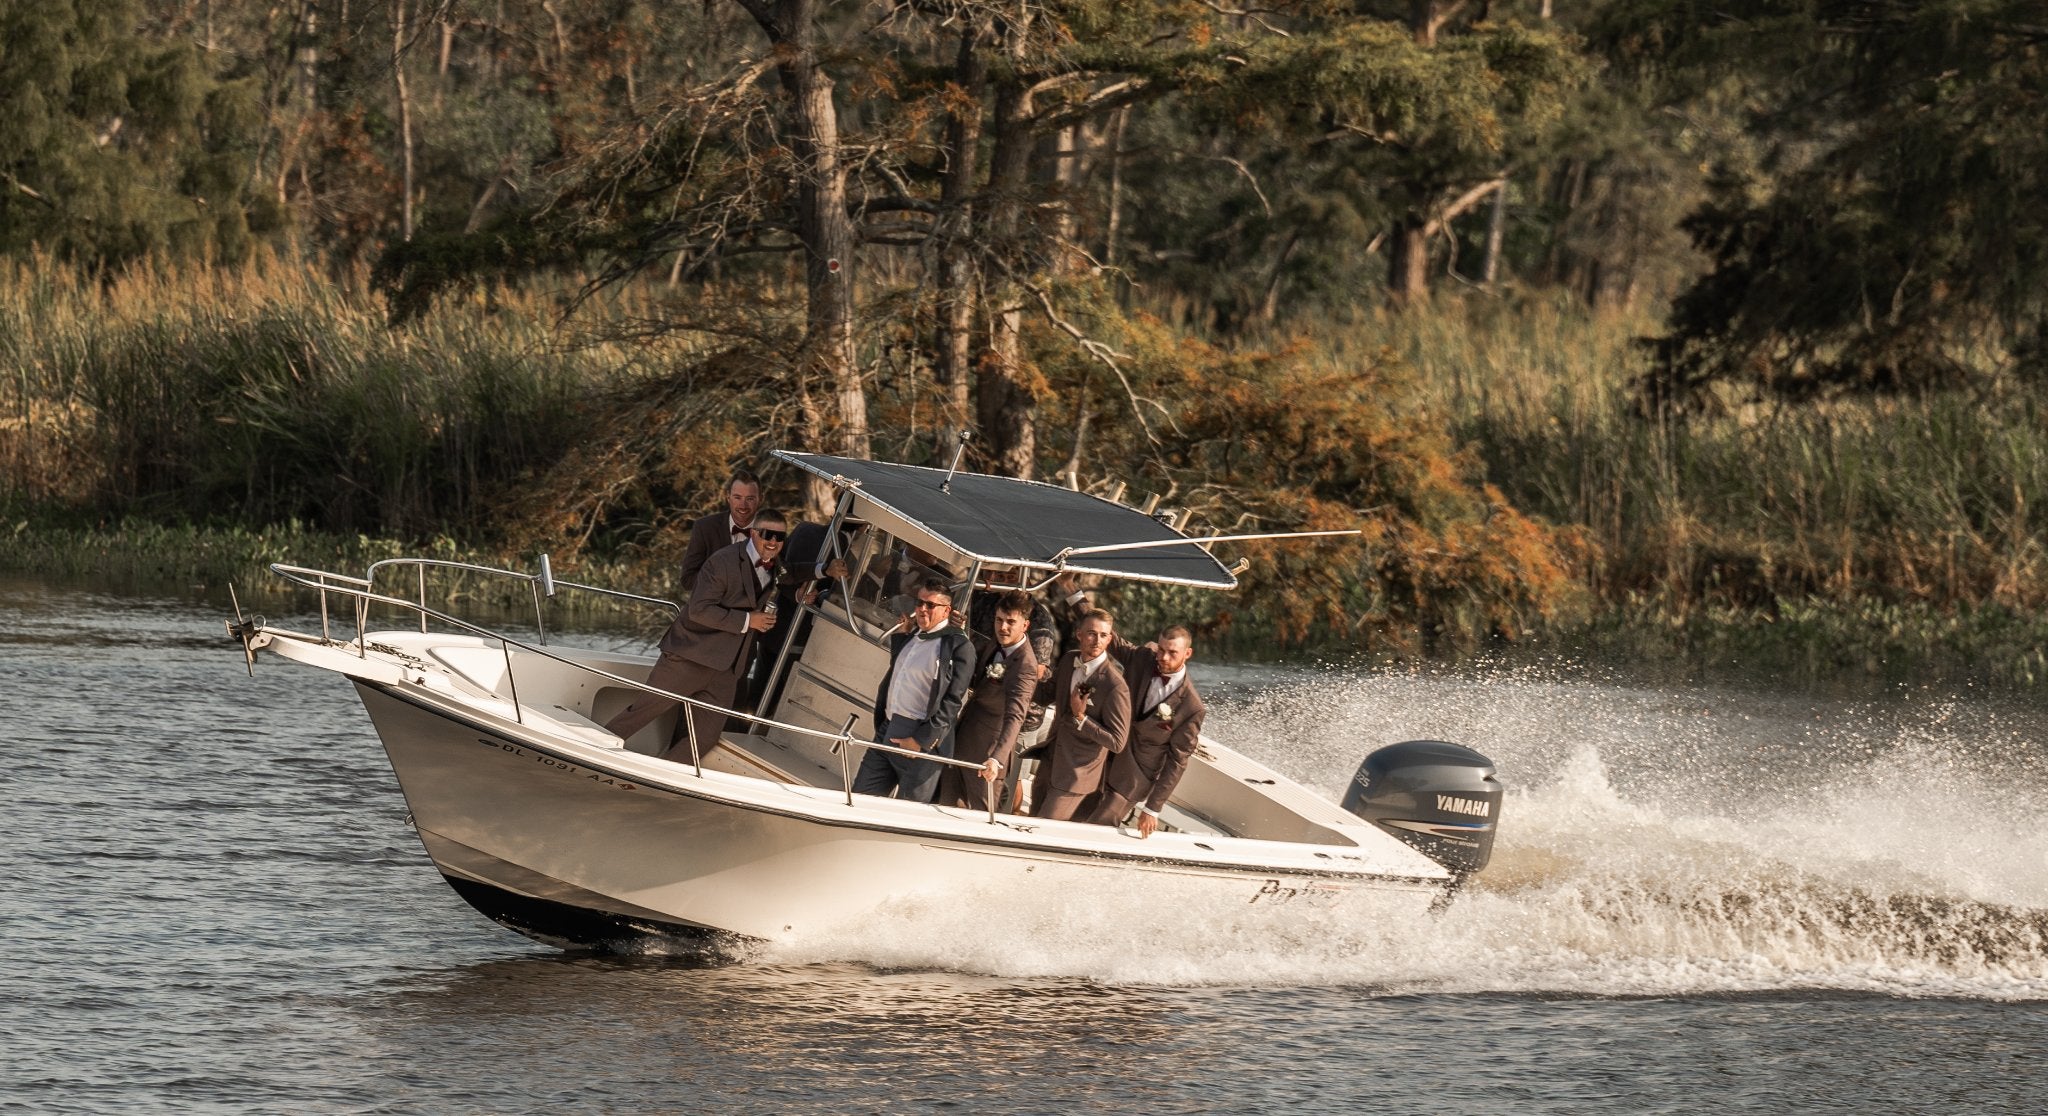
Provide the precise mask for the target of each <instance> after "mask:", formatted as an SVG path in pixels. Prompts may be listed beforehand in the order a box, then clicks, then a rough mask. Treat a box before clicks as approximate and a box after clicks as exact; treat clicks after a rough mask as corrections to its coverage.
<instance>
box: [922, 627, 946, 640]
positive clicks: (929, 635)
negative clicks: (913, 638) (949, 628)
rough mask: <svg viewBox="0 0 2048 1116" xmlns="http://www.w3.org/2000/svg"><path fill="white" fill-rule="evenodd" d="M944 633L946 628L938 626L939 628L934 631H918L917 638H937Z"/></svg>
mask: <svg viewBox="0 0 2048 1116" xmlns="http://www.w3.org/2000/svg"><path fill="white" fill-rule="evenodd" d="M945 634H946V629H944V628H940V629H939V630H938V631H936V632H927V631H920V632H918V633H917V638H919V639H937V638H939V637H940V636H942V635H945Z"/></svg>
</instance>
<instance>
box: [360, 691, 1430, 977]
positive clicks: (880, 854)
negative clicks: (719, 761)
mask: <svg viewBox="0 0 2048 1116" xmlns="http://www.w3.org/2000/svg"><path fill="white" fill-rule="evenodd" d="M356 685H357V689H358V692H359V694H360V695H361V697H362V700H363V703H364V706H365V708H366V709H367V710H368V711H369V713H370V716H371V719H372V721H373V722H374V723H375V725H376V727H377V730H378V734H379V736H380V737H381V738H382V740H383V743H384V747H385V751H386V754H387V755H388V756H389V758H390V761H391V766H392V769H393V771H394V773H395V774H396V775H397V777H398V781H399V785H400V787H401V789H402V790H403V792H404V794H405V797H406V801H407V805H408V807H409V808H410V810H411V814H412V821H413V824H414V826H415V827H416V829H417V830H418V832H419V835H420V838H421V841H422V843H423V844H424V845H425V847H426V850H427V853H428V855H430V856H431V857H432V858H433V859H434V862H435V864H436V865H437V866H438V867H439V868H440V869H441V872H442V874H443V875H444V876H445V877H446V878H447V879H448V881H449V883H450V885H451V886H452V887H454V889H455V890H456V892H457V893H458V894H460V895H461V896H462V897H463V899H465V900H466V901H468V902H469V903H470V904H471V905H472V906H475V907H476V908H477V909H478V910H480V911H482V912H483V913H484V914H485V915H487V916H488V917H490V918H492V919H494V920H495V921H497V922H499V923H500V924H502V925H505V926H507V927H509V928H511V929H514V930H517V931H519V932H520V933H523V934H526V935H528V936H529V937H532V938H534V939H536V940H538V941H542V942H545V943H548V944H550V945H554V946H558V947H566V948H594V949H612V950H638V949H643V948H646V946H647V945H648V944H649V943H657V942H658V943H660V944H661V945H662V946H663V947H664V948H665V949H677V948H679V949H681V950H682V951H686V952H699V953H704V954H709V955H714V956H715V955H719V954H724V953H731V952H734V951H737V950H742V949H744V948H745V947H746V945H747V943H749V942H760V941H785V940H795V939H801V938H804V937H807V936H810V935H813V934H822V933H829V932H831V931H832V930H834V929H835V928H840V927H845V926H848V925H858V924H859V920H860V919H862V918H863V917H864V916H866V915H867V914H869V913H870V912H873V911H875V910H877V909H879V908H881V907H884V906H885V905H887V904H890V903H895V902H902V901H905V900H915V899H918V898H920V897H935V898H937V899H938V901H941V902H945V901H951V900H952V899H953V898H954V897H957V896H959V895H962V894H968V893H973V892H975V891H976V890H977V889H990V888H993V889H996V890H997V891H999V892H1000V893H1002V894H1004V895H1007V896H1011V897H1013V899H1014V900H1015V901H1025V902H1029V901H1030V900H1031V898H1032V897H1033V896H1034V895H1036V896H1040V897H1044V898H1054V897H1059V896H1064V895H1068V894H1072V893H1075V892H1076V891H1081V890H1086V889H1088V888H1091V887H1093V888H1100V887H1102V886H1104V884H1105V882H1113V883H1114V886H1116V887H1119V888H1121V887H1125V886H1127V885H1128V886H1131V887H1139V888H1143V889H1144V890H1146V892H1147V893H1148V895H1149V897H1150V900H1151V901H1152V902H1154V903H1160V902H1164V903H1166V904H1169V906H1168V907H1166V908H1164V909H1174V908H1175V907H1183V908H1185V907H1194V906H1198V905H1204V904H1225V905H1228V904H1257V903H1267V904H1274V903H1282V902H1291V901H1302V900H1306V901H1309V902H1336V901H1340V900H1341V901H1345V902H1347V903H1355V902H1361V901H1362V902H1363V903H1364V904H1365V905H1366V906H1367V907H1369V908H1370V910H1371V912H1372V914H1373V915H1374V916H1384V917H1388V918H1412V917H1419V916H1421V915H1422V914H1424V913H1425V912H1426V911H1428V910H1429V908H1430V907H1431V906H1432V904H1433V903H1435V902H1436V901H1438V900H1439V899H1440V898H1441V897H1442V895H1443V890H1444V889H1443V884H1442V882H1441V881H1433V880H1426V879H1406V878H1387V877H1382V876H1375V875H1372V874H1370V873H1362V872H1356V871H1343V870H1331V871H1315V870H1301V869H1297V868H1286V867H1280V868H1276V867H1273V866H1270V865H1259V864H1249V865H1247V864H1202V863H1191V862H1189V861H1187V860H1185V859H1175V858H1172V857H1162V856H1151V855H1145V854H1141V853H1129V854H1120V855H1119V854H1107V853H1104V852H1102V851H1100V850H1097V851H1087V850H1083V849H1062V848H1059V847H1056V846H1057V844H1058V842H1057V841H1053V842H1051V843H1048V831H1051V830H1054V829H1056V827H1062V826H1064V825H1065V823H1051V824H1049V825H1048V824H1046V823H1040V822H1037V821H1036V820H1035V819H1028V818H1015V819H1010V818H999V819H998V821H997V822H996V823H994V824H989V823H988V822H987V820H986V818H985V817H983V818H980V819H979V820H977V821H975V822H973V823H972V824H971V825H970V824H969V823H968V822H967V821H966V820H964V819H963V818H962V817H961V815H959V814H957V813H950V812H945V811H940V810H939V809H938V808H936V807H917V806H915V805H914V804H907V803H897V802H893V801H891V802H876V803H875V805H874V807H873V808H854V807H844V806H842V805H841V804H840V803H839V802H838V801H836V796H832V797H833V799H834V800H830V801H828V800H827V796H824V795H822V794H821V793H820V792H818V791H816V790H814V789H812V788H794V787H780V786H776V785H774V784H771V783H767V782H765V781H763V780H759V779H740V778H738V777H735V776H723V775H719V774H717V773H716V772H707V773H706V774H704V775H697V774H695V772H694V771H693V770H692V769H691V768H689V767H687V766H682V765H673V764H663V763H661V762H660V761H656V760H652V759H650V758H648V757H642V756H637V755H632V754H630V753H618V752H613V753H611V754H610V755H609V756H606V755H601V754H595V753H593V751H592V750H590V749H577V748H575V747H564V746H561V745H560V744H558V743H556V742H552V741H549V740H547V739H545V738H544V737H540V736H535V735H533V734H528V733H522V732H521V731H520V730H519V728H518V727H517V726H513V725H508V724H493V723H491V719H490V718H487V717H472V716H469V715H466V714H465V713H464V712H463V711H462V710H460V709H458V708H449V707H447V706H446V705H444V704H442V703H439V702H436V701H435V700H433V699H431V698H430V697H428V696H424V695H421V694H418V693H413V692H409V690H408V687H406V686H405V685H404V684H396V685H394V684H388V683H383V682H376V681H365V680H362V679H360V678H359V679H357V681H356ZM661 769H666V770H665V771H664V770H661ZM862 801H863V802H864V803H865V802H869V801H873V800H862ZM927 819H928V821H927ZM1074 828H1075V829H1076V830H1077V831H1078V830H1079V829H1080V827H1074ZM1087 829H1088V831H1089V835H1090V836H1092V835H1093V834H1096V833H1102V832H1103V831H1101V830H1100V829H1099V828H1097V827H1087ZM1128 843H1129V844H1131V845H1132V846H1134V847H1138V846H1140V843H1139V842H1135V841H1131V842H1128ZM1153 844H1154V845H1163V844H1164V842H1158V841H1155V842H1153ZM1133 873H1135V875H1133Z"/></svg>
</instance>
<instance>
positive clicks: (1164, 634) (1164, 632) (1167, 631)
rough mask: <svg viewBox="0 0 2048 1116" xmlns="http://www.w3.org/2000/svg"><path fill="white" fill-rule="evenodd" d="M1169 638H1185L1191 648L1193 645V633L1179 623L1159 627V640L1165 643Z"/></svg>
mask: <svg viewBox="0 0 2048 1116" xmlns="http://www.w3.org/2000/svg"><path fill="white" fill-rule="evenodd" d="M1169 639H1184V640H1187V641H1188V646H1189V647H1191V648H1192V647H1193V646H1194V645H1195V633H1193V632H1191V631H1188V630H1187V629H1186V628H1184V627H1182V626H1181V625H1179V624H1175V625H1173V626H1172V627H1169V628H1161V629H1159V642H1161V643H1165V642H1166V641H1167V640H1169Z"/></svg>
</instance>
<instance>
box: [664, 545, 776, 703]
mask: <svg viewBox="0 0 2048 1116" xmlns="http://www.w3.org/2000/svg"><path fill="white" fill-rule="evenodd" d="M769 572H770V574H771V578H770V582H769V585H770V587H771V588H772V586H773V584H774V581H773V577H772V575H773V573H774V571H773V569H771V570H770V571H769ZM769 592H770V588H763V587H762V586H761V584H760V579H759V578H757V577H755V576H754V562H753V559H751V558H749V557H748V556H747V544H745V543H733V544H732V545H731V546H728V547H726V548H725V549H723V550H719V551H716V552H714V553H713V554H712V555H711V557H709V558H707V559H705V560H704V568H703V569H702V570H699V571H698V575H697V586H696V588H694V589H692V590H690V602H689V604H688V605H687V606H685V607H684V609H683V614H682V615H681V616H678V617H676V619H675V622H674V623H673V624H670V625H669V626H668V631H667V632H666V633H665V634H664V635H663V636H662V637H661V652H662V654H664V655H675V656H677V657H679V658H683V659H687V660H689V661H690V662H693V663H696V664H697V665H699V666H702V667H708V668H710V669H712V670H716V671H719V672H721V673H731V674H738V673H739V672H740V671H741V670H742V669H743V668H744V667H745V666H746V662H747V659H746V651H747V649H748V648H749V647H750V646H751V645H752V643H753V636H754V633H753V632H751V631H749V630H748V629H747V613H749V612H754V611H756V610H758V609H759V608H760V607H761V606H762V605H763V604H765V603H767V600H768V595H769Z"/></svg>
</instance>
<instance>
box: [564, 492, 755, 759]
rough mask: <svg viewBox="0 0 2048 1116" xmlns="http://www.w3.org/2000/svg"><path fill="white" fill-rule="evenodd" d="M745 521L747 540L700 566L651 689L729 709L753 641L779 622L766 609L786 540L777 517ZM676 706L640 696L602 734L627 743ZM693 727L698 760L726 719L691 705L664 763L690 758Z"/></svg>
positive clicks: (667, 635)
mask: <svg viewBox="0 0 2048 1116" xmlns="http://www.w3.org/2000/svg"><path fill="white" fill-rule="evenodd" d="M750 518H751V519H752V522H753V526H752V527H751V528H749V529H748V532H747V533H748V538H747V541H745V542H740V543H734V544H733V545H731V546H728V547H726V548H724V549H722V550H718V551H715V552H713V553H712V555H711V557H709V558H707V559H705V561H704V568H703V569H702V570H700V571H698V576H697V584H696V588H694V589H692V590H691V591H690V600H689V604H688V605H687V606H686V607H685V608H684V609H683V611H682V614H681V615H679V616H677V617H676V619H675V622H674V623H672V624H670V625H669V627H668V631H667V632H664V633H663V634H662V637H661V658H660V659H658V660H656V661H655V664H654V670H653V672H652V673H651V674H649V675H648V676H647V684H648V685H650V686H653V687H655V688H657V689H662V690H667V691H669V692H671V693H677V694H681V695H683V696H684V697H688V698H695V699H697V700H698V701H703V702H709V703H711V704H712V705H717V706H724V707H728V708H729V707H730V706H731V705H732V703H733V700H734V698H735V696H736V695H737V694H738V692H739V685H740V673H741V672H742V671H744V670H745V669H746V667H747V653H748V651H749V650H750V649H751V648H752V646H753V642H754V637H755V636H756V635H757V634H759V633H761V632H765V631H767V630H769V629H770V628H773V627H774V626H775V622H776V616H775V615H774V614H773V613H771V612H769V611H767V610H766V609H765V608H764V607H763V606H765V605H766V604H767V603H768V602H769V601H771V600H773V599H774V591H775V590H774V583H775V576H774V575H775V559H776V557H777V556H778V555H780V554H781V553H782V544H783V540H784V539H785V538H787V535H788V533H787V531H786V530H785V528H784V526H783V518H782V513H780V512H776V511H763V512H760V513H759V514H756V515H753V516H751V517H750ZM675 705H676V703H675V702H674V701H673V700H671V699H668V698H663V697H656V696H654V695H652V694H642V695H640V698H639V699H638V700H637V701H635V702H633V704H631V705H628V706H627V707H626V708H624V709H622V710H620V711H619V713H618V715H617V716H615V717H613V718H612V719H611V721H610V722H608V723H607V724H606V725H605V728H607V729H610V730H611V731H612V732H614V733H617V734H618V736H619V737H620V738H621V739H625V738H628V737H631V736H632V735H633V734H634V733H635V732H638V731H639V730H640V729H641V728H643V727H645V726H646V725H647V724H648V722H650V721H652V720H654V719H655V718H656V717H659V716H661V715H662V714H663V713H665V712H667V711H668V710H670V709H672V708H674V707H675ZM691 721H694V722H696V726H697V749H698V753H699V755H700V756H701V755H702V753H704V752H709V751H710V750H711V749H712V748H714V747H717V745H718V732H719V729H720V728H722V727H723V726H724V724H725V714H724V713H721V712H717V711H715V710H710V709H706V708H705V707H703V706H692V707H691V709H690V714H689V716H688V717H687V718H684V717H678V718H677V719H676V728H675V731H674V733H672V734H671V735H670V737H669V743H668V747H667V748H666V749H665V750H664V751H663V753H662V755H663V757H664V758H666V759H673V760H679V761H681V760H689V759H690V758H691V756H690V744H689V728H688V725H689V722H691Z"/></svg>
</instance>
